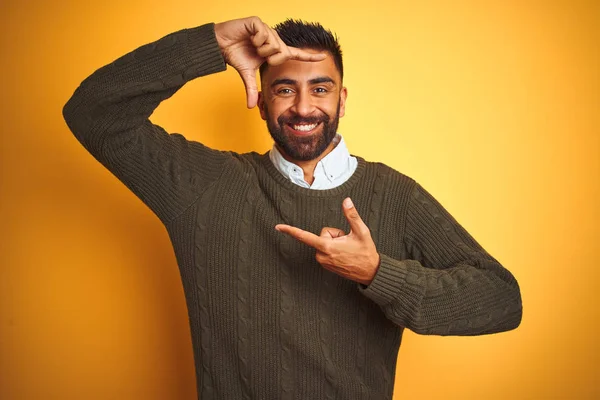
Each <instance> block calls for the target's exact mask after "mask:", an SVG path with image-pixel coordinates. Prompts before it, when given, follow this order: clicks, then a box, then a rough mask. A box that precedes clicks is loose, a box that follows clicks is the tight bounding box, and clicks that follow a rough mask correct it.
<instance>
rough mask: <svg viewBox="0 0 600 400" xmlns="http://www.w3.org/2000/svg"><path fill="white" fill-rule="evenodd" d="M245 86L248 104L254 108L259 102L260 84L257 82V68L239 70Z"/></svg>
mask: <svg viewBox="0 0 600 400" xmlns="http://www.w3.org/2000/svg"><path fill="white" fill-rule="evenodd" d="M238 74H240V77H241V78H242V81H243V82H244V86H245V87H246V106H247V107H248V108H253V107H254V106H256V103H257V102H258V86H257V83H256V71H255V70H249V69H245V70H241V71H238Z"/></svg>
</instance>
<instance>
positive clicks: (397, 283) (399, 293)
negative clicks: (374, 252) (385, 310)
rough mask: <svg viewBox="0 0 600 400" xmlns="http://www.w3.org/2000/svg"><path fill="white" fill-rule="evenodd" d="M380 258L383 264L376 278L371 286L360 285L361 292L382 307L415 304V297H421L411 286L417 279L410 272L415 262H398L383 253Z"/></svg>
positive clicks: (380, 265)
mask: <svg viewBox="0 0 600 400" xmlns="http://www.w3.org/2000/svg"><path fill="white" fill-rule="evenodd" d="M379 256H380V259H381V263H380V264H379V269H378V270H377V272H376V273H375V277H374V278H373V280H372V281H371V283H370V284H369V286H364V285H360V284H359V289H360V292H361V293H362V294H364V295H365V296H367V297H368V298H370V299H371V300H373V301H374V302H375V303H377V304H379V305H380V306H382V307H385V306H386V305H388V304H389V303H391V302H394V301H400V302H402V303H404V304H412V303H414V302H415V297H420V296H419V294H420V293H418V290H415V289H416V287H415V286H414V285H411V284H409V282H410V281H411V280H415V279H416V278H417V276H416V275H415V274H414V273H411V272H410V271H409V267H410V263H414V262H415V261H414V260H402V261H398V260H395V259H393V258H391V257H389V256H386V255H385V254H381V253H379ZM411 278H412V279H411Z"/></svg>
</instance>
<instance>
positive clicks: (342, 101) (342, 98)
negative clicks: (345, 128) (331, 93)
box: [340, 87, 348, 118]
mask: <svg viewBox="0 0 600 400" xmlns="http://www.w3.org/2000/svg"><path fill="white" fill-rule="evenodd" d="M347 97H348V89H347V88H346V87H343V88H342V90H340V118H341V117H343V116H344V114H345V113H346V98H347Z"/></svg>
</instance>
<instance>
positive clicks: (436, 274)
mask: <svg viewBox="0 0 600 400" xmlns="http://www.w3.org/2000/svg"><path fill="white" fill-rule="evenodd" d="M402 245H403V246H405V250H406V251H405V252H404V253H405V254H407V256H406V259H403V260H395V259H393V258H391V257H388V256H387V255H384V254H381V264H380V266H379V269H378V270H377V273H376V275H375V278H374V279H373V281H372V282H371V284H370V285H369V286H368V288H366V289H364V288H363V289H362V290H363V293H364V294H365V295H366V296H368V297H370V298H371V299H373V300H374V301H375V302H377V303H378V304H379V305H380V306H381V308H382V309H383V311H384V312H385V313H386V315H387V316H388V318H389V319H391V320H392V321H394V322H395V323H397V324H399V325H402V326H405V327H408V328H409V329H411V330H413V331H415V332H417V333H423V334H437V335H476V334H483V333H494V332H500V331H506V330H510V329H514V328H516V327H517V326H518V325H519V323H520V321H521V313H522V306H521V294H520V290H519V285H518V283H517V281H516V279H515V278H514V276H513V275H512V274H511V273H510V272H509V271H508V270H507V269H506V268H504V267H503V266H502V265H501V264H500V263H499V262H498V261H497V260H496V259H495V258H493V257H492V256H491V255H490V254H488V253H487V252H486V251H485V250H484V249H483V247H481V245H480V244H479V243H477V241H475V239H474V238H473V237H472V236H471V235H470V234H469V233H468V232H467V231H466V230H465V229H464V228H463V227H462V226H461V225H460V224H459V223H458V222H457V221H456V220H455V219H454V218H453V217H452V216H451V215H450V214H449V213H448V211H446V209H445V208H444V207H443V206H442V205H441V204H440V203H439V202H437V200H436V199H435V198H434V197H433V196H432V195H431V194H430V193H428V192H427V191H426V190H425V189H423V188H422V187H421V186H420V185H419V184H417V183H415V186H414V188H413V191H412V195H411V198H410V201H409V205H408V209H407V212H406V216H405V227H404V240H403V244H402Z"/></svg>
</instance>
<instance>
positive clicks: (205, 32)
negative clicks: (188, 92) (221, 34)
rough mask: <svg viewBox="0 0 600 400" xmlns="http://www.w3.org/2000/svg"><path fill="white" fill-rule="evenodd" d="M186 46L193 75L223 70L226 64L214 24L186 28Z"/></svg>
mask: <svg viewBox="0 0 600 400" xmlns="http://www.w3.org/2000/svg"><path fill="white" fill-rule="evenodd" d="M186 31H187V47H188V52H189V54H190V57H191V59H192V62H193V65H195V66H196V67H197V68H195V73H194V75H196V76H204V75H209V74H213V73H216V72H221V71H225V70H226V69H227V64H226V63H225V59H224V58H223V54H222V53H221V48H220V47H219V43H218V42H217V36H216V34H215V24H214V23H212V22H211V23H208V24H204V25H201V26H197V27H195V28H189V29H186Z"/></svg>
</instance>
